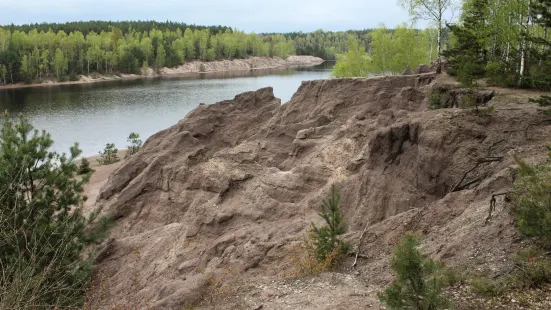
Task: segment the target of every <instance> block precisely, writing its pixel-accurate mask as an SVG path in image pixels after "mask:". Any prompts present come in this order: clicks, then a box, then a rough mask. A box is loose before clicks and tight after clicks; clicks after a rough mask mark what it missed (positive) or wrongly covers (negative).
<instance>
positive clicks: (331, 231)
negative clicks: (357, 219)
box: [312, 185, 350, 261]
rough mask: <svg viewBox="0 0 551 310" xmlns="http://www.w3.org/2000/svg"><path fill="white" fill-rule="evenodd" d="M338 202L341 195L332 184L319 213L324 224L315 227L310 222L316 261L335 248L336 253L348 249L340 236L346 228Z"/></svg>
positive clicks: (346, 243) (329, 253)
mask: <svg viewBox="0 0 551 310" xmlns="http://www.w3.org/2000/svg"><path fill="white" fill-rule="evenodd" d="M340 203H341V195H340V194H339V191H338V190H337V187H336V186H335V185H332V186H331V196H330V197H329V198H328V199H325V200H324V201H323V203H322V205H321V212H320V213H319V215H320V216H321V217H322V218H323V220H324V221H325V223H326V226H323V227H317V226H316V225H314V224H312V231H313V233H314V237H315V244H316V252H317V258H318V261H324V260H326V258H327V257H328V256H329V255H331V254H333V252H334V251H335V250H337V251H338V253H337V254H343V253H346V252H348V251H349V249H350V244H349V243H348V242H345V241H344V240H342V238H341V236H342V235H343V234H345V233H346V231H347V230H348V229H347V226H346V223H345V222H344V216H343V215H342V213H341V206H340Z"/></svg>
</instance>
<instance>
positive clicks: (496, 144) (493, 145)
mask: <svg viewBox="0 0 551 310" xmlns="http://www.w3.org/2000/svg"><path fill="white" fill-rule="evenodd" d="M514 132H515V131H509V134H508V135H507V138H504V139H501V140H499V141H497V142H495V143H493V144H492V145H490V147H489V148H488V153H487V156H488V157H489V156H491V155H492V151H493V149H494V148H495V147H496V146H498V145H500V144H501V143H503V142H506V141H508V140H509V139H510V138H511V135H512V134H513V133H514Z"/></svg>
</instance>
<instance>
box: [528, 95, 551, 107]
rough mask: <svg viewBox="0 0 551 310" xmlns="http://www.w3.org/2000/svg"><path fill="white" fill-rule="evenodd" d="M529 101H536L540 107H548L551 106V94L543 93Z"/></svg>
mask: <svg viewBox="0 0 551 310" xmlns="http://www.w3.org/2000/svg"><path fill="white" fill-rule="evenodd" d="M530 102H533V103H537V104H538V105H539V106H540V107H549V106H551V96H548V95H543V96H541V97H539V98H538V99H531V98H530Z"/></svg>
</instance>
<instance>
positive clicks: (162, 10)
mask: <svg viewBox="0 0 551 310" xmlns="http://www.w3.org/2000/svg"><path fill="white" fill-rule="evenodd" d="M78 20H157V21H166V20H171V21H178V22H185V23H188V24H193V23H195V24H199V25H225V26H230V27H235V28H237V29H240V30H244V31H246V32H252V31H254V32H287V31H304V32H309V31H314V30H316V29H323V30H333V31H337V30H347V29H363V28H373V27H376V26H377V25H378V24H379V23H385V24H386V26H387V27H394V26H396V25H397V24H400V23H403V22H407V21H409V17H408V15H407V12H405V10H403V9H402V8H400V7H399V6H398V5H397V4H396V1H395V0H341V1H334V0H277V1H268V0H0V25H5V24H11V23H14V24H26V23H35V22H66V21H78ZM418 26H424V23H423V22H421V23H419V24H418Z"/></svg>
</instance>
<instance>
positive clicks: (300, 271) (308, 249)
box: [289, 229, 341, 278]
mask: <svg viewBox="0 0 551 310" xmlns="http://www.w3.org/2000/svg"><path fill="white" fill-rule="evenodd" d="M340 253H341V247H337V248H335V249H334V250H333V251H332V252H331V253H330V254H329V255H327V257H326V258H325V259H324V260H319V258H318V251H317V249H316V236H315V234H314V231H313V230H312V229H309V230H308V232H307V233H306V235H305V236H304V237H303V240H302V242H301V243H300V245H299V246H297V247H296V248H295V249H294V250H293V253H292V255H291V264H292V265H293V268H292V270H291V273H290V275H289V276H291V277H293V278H297V277H303V276H309V275H315V274H319V273H321V272H324V271H327V270H330V269H331V268H332V267H334V266H335V265H336V263H337V261H338V259H339V255H340Z"/></svg>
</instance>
